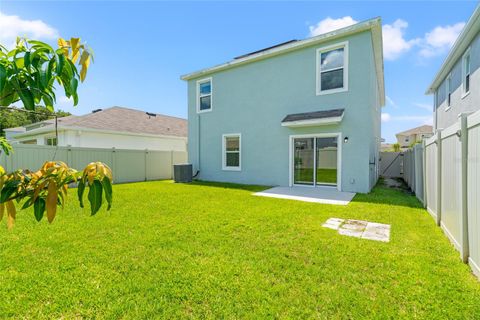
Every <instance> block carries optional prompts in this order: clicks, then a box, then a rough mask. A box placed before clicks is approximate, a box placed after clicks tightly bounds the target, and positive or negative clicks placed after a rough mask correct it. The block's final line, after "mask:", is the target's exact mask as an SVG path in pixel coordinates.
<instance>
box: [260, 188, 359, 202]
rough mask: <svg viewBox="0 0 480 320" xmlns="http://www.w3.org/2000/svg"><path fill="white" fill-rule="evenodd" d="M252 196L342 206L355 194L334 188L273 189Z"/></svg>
mask: <svg viewBox="0 0 480 320" xmlns="http://www.w3.org/2000/svg"><path fill="white" fill-rule="evenodd" d="M253 195H255V196H262V197H272V198H280V199H289V200H298V201H305V202H316V203H324V204H336V205H343V206H344V205H347V204H349V203H350V201H352V199H353V197H354V196H355V193H352V192H342V191H338V190H337V189H336V188H334V187H274V188H271V189H268V190H265V191H261V192H257V193H254V194H253Z"/></svg>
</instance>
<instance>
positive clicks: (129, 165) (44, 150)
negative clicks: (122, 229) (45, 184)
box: [0, 144, 187, 183]
mask: <svg viewBox="0 0 480 320" xmlns="http://www.w3.org/2000/svg"><path fill="white" fill-rule="evenodd" d="M13 147H14V152H13V153H12V154H10V155H9V156H6V155H5V154H4V153H2V154H1V155H0V165H1V166H3V167H4V168H5V170H7V171H13V170H17V169H30V170H32V171H33V170H38V169H39V168H40V167H41V166H42V165H43V163H44V162H45V161H51V160H59V161H63V162H65V163H67V164H68V165H69V166H70V167H72V168H74V169H77V170H83V168H85V166H86V165H87V164H89V163H90V162H94V161H101V162H104V163H106V164H107V165H108V166H109V167H110V168H111V169H112V172H113V181H114V183H124V182H136V181H148V180H162V179H172V177H173V165H174V164H179V163H185V162H187V153H186V152H180V151H150V150H123V149H115V148H112V149H96V148H77V147H52V146H39V145H27V144H15V145H14V146H13Z"/></svg>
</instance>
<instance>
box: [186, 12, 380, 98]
mask: <svg viewBox="0 0 480 320" xmlns="http://www.w3.org/2000/svg"><path fill="white" fill-rule="evenodd" d="M367 30H371V32H372V41H373V44H372V45H373V51H374V59H375V70H376V74H377V79H378V82H379V83H378V89H379V92H380V104H381V105H382V106H383V105H385V84H384V77H383V44H382V25H381V19H380V18H374V19H370V20H367V21H364V22H360V23H357V24H354V25H351V26H349V27H345V28H341V29H338V30H334V31H331V32H328V33H324V34H321V35H319V36H316V37H312V38H308V39H305V40H301V41H296V42H293V43H290V44H286V45H283V46H280V47H276V48H272V49H268V50H265V51H262V52H259V53H256V54H252V55H249V56H247V57H244V58H240V59H234V60H231V61H229V62H226V63H223V64H219V65H216V66H213V67H210V68H206V69H202V70H199V71H195V72H192V73H188V74H185V75H183V76H181V77H180V78H181V79H182V80H191V79H196V78H199V77H204V76H206V75H208V74H211V73H214V72H219V71H223V70H227V69H230V68H233V67H236V66H241V65H244V64H247V63H251V62H254V61H258V60H263V59H266V58H270V57H273V56H276V55H280V54H284V53H287V52H290V51H294V50H298V49H300V48H304V47H307V46H312V45H316V44H319V43H323V42H326V41H330V40H334V39H337V38H341V37H345V36H348V35H352V34H355V33H359V32H363V31H367Z"/></svg>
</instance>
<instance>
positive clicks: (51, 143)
mask: <svg viewBox="0 0 480 320" xmlns="http://www.w3.org/2000/svg"><path fill="white" fill-rule="evenodd" d="M45 144H46V145H47V146H56V145H57V138H46V139H45Z"/></svg>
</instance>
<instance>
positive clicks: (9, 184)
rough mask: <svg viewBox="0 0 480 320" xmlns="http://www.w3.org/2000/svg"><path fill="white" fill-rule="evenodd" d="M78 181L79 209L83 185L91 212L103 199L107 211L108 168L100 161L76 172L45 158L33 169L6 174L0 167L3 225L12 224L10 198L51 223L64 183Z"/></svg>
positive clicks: (63, 196) (64, 197) (13, 213)
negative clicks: (4, 219) (37, 168)
mask: <svg viewBox="0 0 480 320" xmlns="http://www.w3.org/2000/svg"><path fill="white" fill-rule="evenodd" d="M77 180H79V181H78V199H79V201H80V207H82V208H83V194H84V191H85V189H86V187H88V188H89V191H88V197H87V198H88V201H89V203H90V207H91V214H92V215H94V214H96V213H97V212H98V211H99V210H100V208H101V206H102V202H103V200H104V199H105V200H106V202H107V203H108V207H107V210H110V208H111V206H112V198H113V197H112V195H113V190H112V171H111V170H110V168H109V167H108V166H107V165H106V164H104V163H102V162H92V163H90V164H89V165H88V166H87V167H86V168H85V170H84V171H83V172H82V173H81V174H80V173H78V172H77V171H76V170H74V169H72V168H69V167H68V166H67V165H66V164H65V163H63V162H61V161H48V162H45V164H44V165H43V166H42V168H40V170H38V171H36V172H30V171H28V170H24V171H21V170H18V171H15V172H12V173H9V174H7V173H6V172H5V170H4V169H3V167H1V166H0V220H1V219H2V217H3V215H4V212H5V211H6V212H7V225H8V228H12V227H13V225H14V223H15V217H16V209H15V205H14V201H16V202H18V203H22V201H23V206H22V209H26V208H29V207H31V206H33V212H34V215H35V219H36V220H37V221H41V220H42V218H43V216H44V215H45V213H46V215H47V220H48V222H49V223H52V222H53V220H54V219H55V217H56V214H57V207H58V206H59V205H61V206H63V205H64V203H65V201H66V200H67V194H68V185H69V184H70V183H74V182H77Z"/></svg>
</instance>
